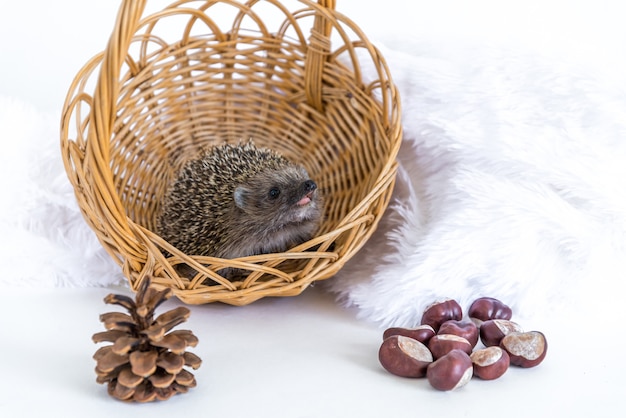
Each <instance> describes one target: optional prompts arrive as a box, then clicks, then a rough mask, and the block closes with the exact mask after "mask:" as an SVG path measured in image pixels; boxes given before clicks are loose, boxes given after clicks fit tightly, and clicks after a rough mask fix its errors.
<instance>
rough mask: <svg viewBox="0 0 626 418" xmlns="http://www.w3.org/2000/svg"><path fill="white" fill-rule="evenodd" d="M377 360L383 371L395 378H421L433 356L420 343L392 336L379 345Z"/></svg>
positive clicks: (402, 336)
mask: <svg viewBox="0 0 626 418" xmlns="http://www.w3.org/2000/svg"><path fill="white" fill-rule="evenodd" d="M378 360H379V361H380V364H381V365H382V366H383V367H384V368H385V370H387V371H388V372H389V373H391V374H395V375H396V376H402V377H423V376H425V375H426V368H427V367H428V365H429V364H430V363H432V361H433V356H432V354H431V353H430V350H428V347H426V346H425V345H424V344H422V343H421V342H419V341H417V340H415V339H413V338H410V337H405V336H404V335H392V336H390V337H389V338H386V339H385V340H384V341H383V343H382V344H381V346H380V349H379V350H378Z"/></svg>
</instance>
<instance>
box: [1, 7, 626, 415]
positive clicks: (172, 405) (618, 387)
mask: <svg viewBox="0 0 626 418" xmlns="http://www.w3.org/2000/svg"><path fill="white" fill-rule="evenodd" d="M5 3H6V4H3V5H2V13H0V38H1V39H2V42H0V56H2V57H3V65H2V67H1V68H0V96H3V97H9V98H14V99H15V100H18V101H20V102H22V103H25V104H27V105H28V106H33V108H34V109H36V110H37V111H40V112H43V113H47V114H49V115H50V117H51V118H52V119H53V120H58V118H59V114H60V108H61V106H62V103H63V100H64V99H65V94H66V92H67V88H68V86H69V83H70V82H71V80H72V79H73V77H74V75H75V74H76V72H77V71H78V69H79V68H80V67H81V66H82V65H83V64H84V62H85V61H86V60H87V59H88V58H90V57H91V56H92V55H94V54H95V53H97V52H99V51H101V50H102V48H103V47H104V44H105V43H106V40H107V37H108V35H109V33H110V31H111V27H112V24H113V19H114V18H115V15H116V13H117V6H118V2H116V1H103V2H85V1H83V0H59V1H56V2H49V1H43V0H38V1H35V2H20V1H12V2H5ZM167 3H169V1H163V0H158V1H157V0H154V1H150V2H149V8H150V9H151V10H157V9H158V8H159V7H160V6H162V5H164V4H167ZM338 3H339V4H338V8H339V10H341V11H342V12H343V13H344V14H346V15H348V16H350V17H351V18H352V19H353V20H354V21H356V22H358V23H359V26H360V27H361V28H362V29H363V30H364V31H365V32H366V33H367V34H368V35H369V36H370V38H371V39H373V40H376V39H377V38H378V37H381V38H387V39H389V38H390V37H391V36H392V35H394V36H397V37H398V38H399V39H402V37H404V36H410V37H415V38H420V39H423V40H425V41H428V42H432V44H433V45H434V46H436V45H438V42H439V41H440V40H441V41H442V45H444V44H448V45H449V44H450V43H454V42H455V40H460V39H464V38H466V37H474V38H475V40H476V42H480V41H481V40H484V42H485V43H490V44H491V43H493V44H500V45H510V47H511V48H513V49H514V48H516V47H518V46H519V47H523V48H526V49H533V50H535V51H537V52H538V53H542V54H547V55H554V56H558V57H561V58H562V59H563V60H565V61H568V62H575V63H578V64H579V65H580V66H581V69H584V70H586V71H593V72H595V73H596V74H597V75H598V77H599V78H601V79H603V80H609V81H613V82H616V83H617V84H620V85H623V78H624V74H626V72H625V71H623V70H624V65H623V63H624V57H625V54H626V49H625V48H624V47H623V45H624V44H625V43H626V39H625V38H624V31H623V22H622V20H623V13H620V12H621V8H622V6H621V2H619V1H615V2H610V1H600V2H598V1H577V2H571V1H551V2H545V1H538V0H534V1H533V0H529V1H524V2H502V1H484V0H483V1H474V2H464V1H455V2H432V1H389V2H384V4H383V3H382V2H379V1H374V0H365V1H362V0H359V1H357V0H351V1H350V0H344V1H341V0H339V2H338ZM381 4H383V5H382V6H381ZM444 41H445V42H444ZM396 46H397V45H396ZM607 82H608V81H607ZM2 116H4V115H0V120H2ZM26 124H28V121H25V125H26ZM53 132H54V134H55V135H56V131H53ZM50 140H51V141H53V142H54V143H57V142H58V138H57V137H56V136H55V137H53V138H50ZM2 141H3V144H6V143H8V141H11V138H2ZM7 158H10V157H7ZM4 180H7V179H4ZM9 180H10V179H9ZM4 186H5V185H4V184H3V190H6V187H4ZM3 239H4V243H3V244H4V247H1V248H2V249H3V253H4V254H6V252H5V250H7V249H10V248H9V247H11V246H12V244H13V243H14V240H15V239H16V237H14V236H6V237H3ZM33 250H34V251H37V249H36V248H35V249H33ZM6 258H8V257H6V256H5V259H4V260H0V274H3V279H4V281H6V278H5V277H4V276H6V275H5V274H4V273H5V269H3V268H6V266H10V265H11V262H12V261H13V259H6ZM26 267H28V266H25V268H26ZM42 274H47V273H46V272H43V273H42ZM0 282H2V280H0ZM320 289H321V286H317V287H315V288H313V289H310V290H308V291H307V292H305V293H304V294H303V295H302V296H300V297H294V298H289V299H269V300H262V301H260V302H257V303H255V304H253V305H251V306H247V307H245V308H233V307H229V306H223V305H211V306H197V307H192V315H191V318H190V321H189V322H188V323H186V324H183V325H182V326H181V327H180V328H182V329H185V328H187V329H191V330H193V331H194V333H195V334H196V335H197V336H198V337H199V338H200V344H199V345H198V347H196V348H195V349H194V350H193V351H194V352H195V353H196V354H198V355H199V356H200V357H201V358H202V359H203V360H204V363H203V365H202V367H201V368H200V369H199V370H198V371H196V372H194V374H195V375H196V377H197V380H198V387H197V388H196V389H194V390H192V391H191V392H190V393H188V394H185V395H179V396H176V397H174V398H172V399H170V400H169V401H167V402H161V403H154V404H148V405H142V406H138V405H127V404H124V403H121V402H117V401H114V400H113V399H111V398H109V397H108V395H107V394H106V390H105V388H104V387H103V386H100V385H97V384H96V383H95V373H94V371H93V368H94V366H95V363H94V361H93V360H92V359H91V355H92V354H93V353H94V352H95V350H96V348H97V346H96V345H95V344H93V343H92V342H91V339H90V338H91V335H92V334H93V333H94V332H98V331H100V330H102V326H101V324H100V323H99V322H98V315H99V314H101V313H103V312H108V311H109V310H111V307H109V306H106V305H104V304H103V303H102V298H103V297H104V296H105V295H106V294H108V293H110V292H111V289H98V288H95V289H94V288H92V289H88V288H86V289H85V288H84V289H38V290H34V289H28V288H21V289H15V288H11V287H7V288H2V289H0V329H1V330H2V332H3V334H2V337H0V341H1V342H2V343H1V344H0V370H2V377H3V378H2V379H1V380H0V416H2V417H35V416H47V417H84V416H89V417H100V416H102V417H104V416H106V417H110V416H117V417H131V416H136V415H137V414H138V413H141V414H150V415H146V416H154V417H160V416H163V417H166V416H168V417H171V416H173V415H183V414H184V415H185V416H194V415H197V416H224V417H270V416H271V417H351V416H355V417H381V416H394V415H395V416H398V415H401V414H402V415H408V416H435V415H436V416H444V417H445V416H450V417H462V416H468V417H473V416H476V417H482V416H489V415H494V414H496V413H497V414H498V415H502V416H508V417H516V416H527V415H530V414H532V415H536V416H568V417H569V416H571V417H587V416H594V417H611V416H618V415H619V412H617V411H619V410H620V408H621V403H622V401H623V399H622V398H623V396H624V394H626V385H625V383H624V378H623V376H624V375H625V374H626V365H625V363H624V362H622V361H621V360H619V359H615V358H616V357H618V356H619V355H621V349H622V347H623V346H624V343H625V342H626V341H625V337H624V334H623V333H621V332H620V331H618V330H617V329H618V328H619V324H618V325H616V326H614V325H613V324H612V323H611V321H619V318H620V316H621V314H622V312H621V309H620V308H619V305H618V304H616V303H615V302H616V301H620V303H621V301H622V300H623V298H622V296H621V295H620V294H618V293H615V292H613V295H612V297H611V298H609V299H608V301H609V302H610V303H611V304H610V305H608V306H606V311H605V310H603V306H602V301H601V300H600V301H599V303H598V301H594V302H595V303H593V304H590V305H582V304H581V305H579V306H570V311H572V312H577V313H578V315H577V316H575V317H570V316H568V315H555V316H553V317H550V318H541V317H538V316H536V315H535V316H534V315H533V313H532V312H525V313H524V314H525V315H524V316H525V318H524V320H523V321H521V324H522V325H523V326H524V327H525V328H526V329H538V330H541V331H544V332H545V334H546V335H547V337H548V341H549V352H548V356H547V358H546V360H545V362H544V363H543V364H541V365H540V366H538V367H537V368H535V369H531V370H520V369H511V370H510V371H509V372H507V374H506V375H505V376H504V377H503V378H502V379H500V380H498V381H495V382H482V381H477V380H473V381H472V382H470V384H469V385H468V386H466V387H465V388H463V389H461V390H459V391H456V392H450V393H441V392H437V391H434V390H432V389H431V388H430V387H429V386H428V383H427V382H426V381H425V380H409V379H401V378H397V377H395V376H391V375H389V374H388V373H386V372H385V371H384V370H382V368H381V367H380V366H379V364H378V359H377V351H378V347H379V344H380V338H381V334H382V329H379V328H377V327H375V326H373V325H371V324H368V323H365V322H363V321H359V320H357V319H356V316H357V315H356V311H354V310H346V309H342V308H340V307H338V305H337V303H336V302H335V301H334V299H333V297H332V296H330V295H328V294H326V293H324V292H322V291H320ZM116 291H118V290H116ZM176 303H177V302H175V301H172V302H171V303H169V304H167V307H171V306H172V305H175V304H176ZM164 308H165V307H164ZM581 321H582V322H581ZM616 330H617V331H616Z"/></svg>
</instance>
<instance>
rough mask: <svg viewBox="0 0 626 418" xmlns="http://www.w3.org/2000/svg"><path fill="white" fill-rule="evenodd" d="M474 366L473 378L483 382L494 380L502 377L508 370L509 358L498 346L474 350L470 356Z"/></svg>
mask: <svg viewBox="0 0 626 418" xmlns="http://www.w3.org/2000/svg"><path fill="white" fill-rule="evenodd" d="M470 358H471V359H472V364H473V365H474V376H477V377H479V378H481V379H483V380H494V379H497V378H499V377H500V376H502V375H503V374H504V373H505V372H506V371H507V370H508V368H509V364H510V358H509V355H508V354H507V352H506V351H505V350H503V349H502V348H500V347H498V346H493V347H487V348H483V349H481V350H476V351H474V352H473V353H472V354H470Z"/></svg>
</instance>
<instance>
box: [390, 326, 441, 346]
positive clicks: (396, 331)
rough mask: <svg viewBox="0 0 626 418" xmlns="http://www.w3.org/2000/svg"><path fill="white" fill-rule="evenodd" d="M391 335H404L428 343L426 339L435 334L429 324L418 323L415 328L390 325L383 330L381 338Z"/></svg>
mask: <svg viewBox="0 0 626 418" xmlns="http://www.w3.org/2000/svg"><path fill="white" fill-rule="evenodd" d="M392 335H404V336H405V337H410V338H413V339H415V340H417V341H419V342H421V343H423V344H428V341H429V340H430V339H431V338H432V337H434V336H435V330H434V329H433V327H431V326H430V325H420V326H418V327H415V328H403V327H391V328H387V329H386V330H385V332H383V340H386V339H387V338H389V337H391V336H392Z"/></svg>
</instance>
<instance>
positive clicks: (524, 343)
mask: <svg viewBox="0 0 626 418" xmlns="http://www.w3.org/2000/svg"><path fill="white" fill-rule="evenodd" d="M500 347H501V348H502V349H503V350H504V351H506V352H507V354H508V355H509V357H510V358H511V364H512V365H514V366H518V367H524V368H529V367H535V366H537V365H538V364H539V363H541V362H542V361H543V359H544V358H545V357H546V353H547V352H548V341H547V340H546V336H545V335H544V334H543V333H542V332H540V331H528V332H513V333H510V334H508V335H507V336H505V337H504V338H502V341H501V342H500Z"/></svg>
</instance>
